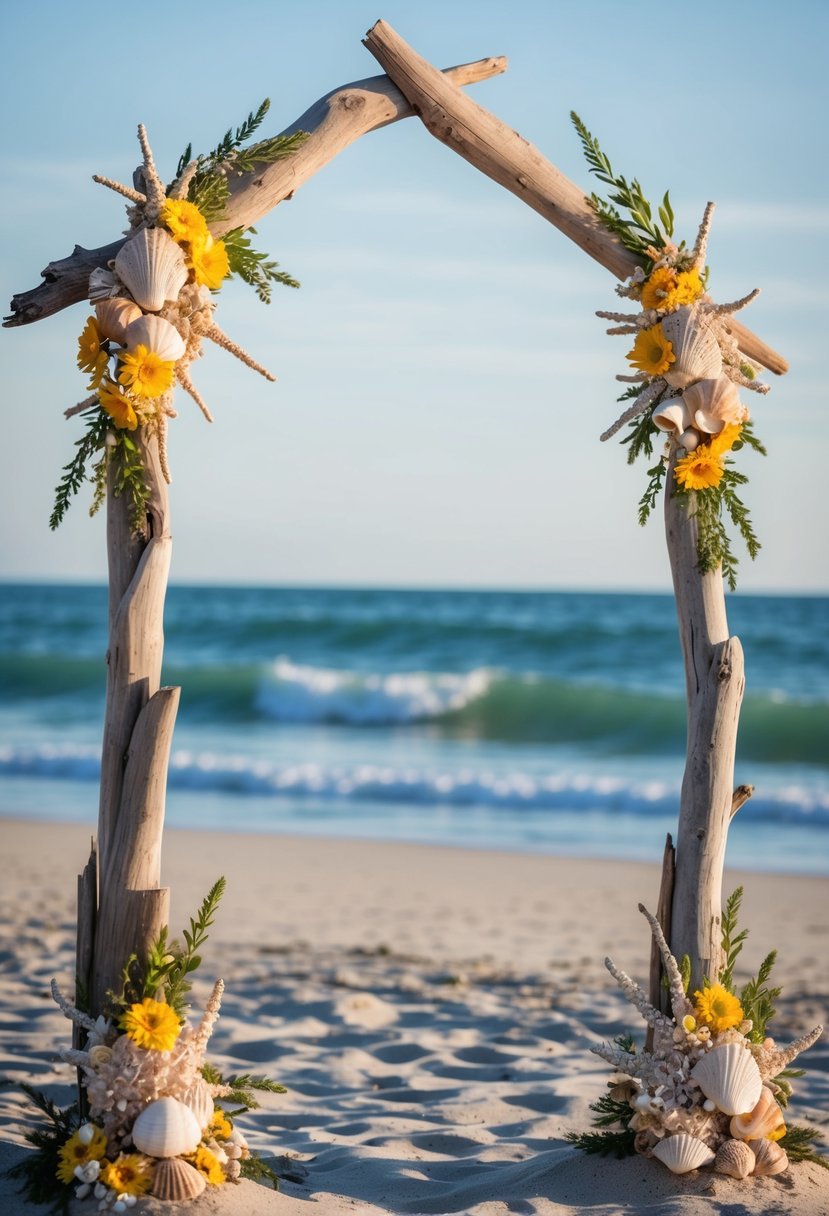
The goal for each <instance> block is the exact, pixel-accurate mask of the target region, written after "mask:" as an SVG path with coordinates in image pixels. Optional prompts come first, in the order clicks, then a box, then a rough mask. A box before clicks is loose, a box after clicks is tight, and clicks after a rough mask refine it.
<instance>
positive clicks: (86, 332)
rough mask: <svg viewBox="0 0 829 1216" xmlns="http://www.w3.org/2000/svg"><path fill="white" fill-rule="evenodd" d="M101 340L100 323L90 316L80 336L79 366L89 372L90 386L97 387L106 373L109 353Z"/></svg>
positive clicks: (83, 370)
mask: <svg viewBox="0 0 829 1216" xmlns="http://www.w3.org/2000/svg"><path fill="white" fill-rule="evenodd" d="M101 341H102V339H101V334H100V331H99V329H98V323H97V321H96V320H95V318H94V317H90V318H89V320H88V321H87V323H86V325H85V326H84V327H83V333H82V334H81V336H80V337H79V338H78V367H79V368H80V370H81V371H82V372H89V374H90V376H91V380H90V381H89V387H90V388H97V387H98V385H99V384H100V383H101V381H102V380H103V378H104V376H105V375H106V370H107V360H108V359H109V355H108V354H107V353H106V351H105V350H103V349H102V346H101Z"/></svg>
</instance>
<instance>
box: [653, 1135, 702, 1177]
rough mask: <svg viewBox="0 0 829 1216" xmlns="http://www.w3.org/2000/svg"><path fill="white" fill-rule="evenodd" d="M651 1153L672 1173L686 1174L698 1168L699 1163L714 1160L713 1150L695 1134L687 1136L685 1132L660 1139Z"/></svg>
mask: <svg viewBox="0 0 829 1216" xmlns="http://www.w3.org/2000/svg"><path fill="white" fill-rule="evenodd" d="M653 1155H654V1157H658V1158H659V1160H660V1161H661V1162H662V1164H663V1165H666V1166H667V1167H668V1169H669V1170H670V1171H671V1173H672V1174H688V1173H690V1172H691V1170H696V1169H699V1167H700V1166H701V1165H708V1164H709V1163H710V1162H711V1161H713V1160H714V1153H713V1150H712V1149H710V1148H709V1147H708V1145H707V1144H705V1143H704V1142H703V1141H702V1140H698V1139H697V1137H696V1136H689V1135H688V1133H687V1132H677V1134H676V1135H675V1136H668V1137H666V1139H664V1140H660V1141H659V1143H658V1144H657V1145H655V1146H654V1150H653Z"/></svg>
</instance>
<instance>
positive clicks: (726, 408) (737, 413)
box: [683, 376, 748, 435]
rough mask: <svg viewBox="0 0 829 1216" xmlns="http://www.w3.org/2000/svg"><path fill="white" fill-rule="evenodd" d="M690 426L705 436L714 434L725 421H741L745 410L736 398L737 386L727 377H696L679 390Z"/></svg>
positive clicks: (737, 394)
mask: <svg viewBox="0 0 829 1216" xmlns="http://www.w3.org/2000/svg"><path fill="white" fill-rule="evenodd" d="M683 397H684V398H685V403H686V405H687V406H688V409H689V410H690V411H691V414H692V416H693V418H694V425H695V426H697V427H698V428H699V430H701V431H706V432H707V433H708V434H709V435H718V434H719V433H720V431H721V430H722V429H723V427H724V426H725V425H726V424H727V423H731V422H744V421H745V419H746V418H747V417H748V409H747V408H746V407H745V406H744V405H743V403H742V401H741V400H740V393H739V391H738V389H737V385H736V384H735V383H734V382H733V380H729V379H728V377H727V376H719V377H718V378H717V379H716V380H699V381H698V382H697V383H696V384H690V385H689V386H688V388H686V390H685V392H684V393H683Z"/></svg>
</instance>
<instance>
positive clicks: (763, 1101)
mask: <svg viewBox="0 0 829 1216" xmlns="http://www.w3.org/2000/svg"><path fill="white" fill-rule="evenodd" d="M782 1123H783V1112H782V1110H781V1109H780V1107H779V1106H778V1105H777V1099H776V1098H775V1096H774V1094H773V1093H772V1091H771V1090H770V1089H769V1087H768V1086H767V1085H764V1086H763V1088H762V1090H761V1091H760V1097H759V1099H758V1101H757V1103H756V1104H755V1106H754V1107H753V1108H752V1110H750V1111H749V1112H748V1114H745V1115H735V1116H734V1118H733V1119H732V1120H731V1129H730V1130H731V1135H732V1136H734V1137H735V1138H736V1139H737V1140H759V1139H761V1138H762V1137H765V1136H769V1135H771V1133H772V1132H773V1131H776V1129H777V1128H778V1127H780V1125H781V1124H782Z"/></svg>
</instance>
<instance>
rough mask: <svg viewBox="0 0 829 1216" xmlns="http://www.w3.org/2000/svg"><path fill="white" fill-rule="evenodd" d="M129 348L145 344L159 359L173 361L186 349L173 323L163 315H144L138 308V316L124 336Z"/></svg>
mask: <svg viewBox="0 0 829 1216" xmlns="http://www.w3.org/2000/svg"><path fill="white" fill-rule="evenodd" d="M125 341H126V344H127V347H128V349H129V350H135V348H136V346H146V347H147V350H151V351H152V352H153V353H154V354H156V355H158V357H159V359H164V360H165V361H167V362H172V363H175V362H176V360H177V359H180V358H181V356H182V355H183V354H184V352H185V350H186V349H187V347H186V344H185V342H184V339H183V338H182V336H181V334H180V333H179V332H178V330H177V329H176V327H175V326H174V325H171V324H170V322H169V321H165V320H164V318H163V317H156V316H153V315H152V314H150V315H149V316H146V317H145V316H144V314H143V313H141V312H140V310H139V316H138V317H137V318H136V319H135V320H134V321H132V322H131V323H130V324H129V325H128V326H127V330H126V338H125Z"/></svg>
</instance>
